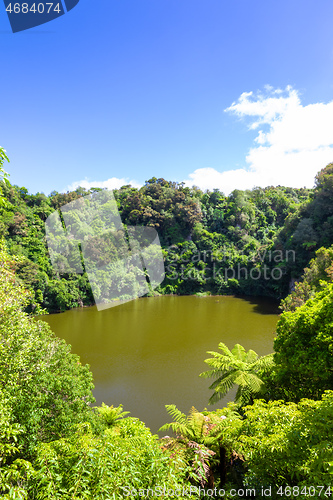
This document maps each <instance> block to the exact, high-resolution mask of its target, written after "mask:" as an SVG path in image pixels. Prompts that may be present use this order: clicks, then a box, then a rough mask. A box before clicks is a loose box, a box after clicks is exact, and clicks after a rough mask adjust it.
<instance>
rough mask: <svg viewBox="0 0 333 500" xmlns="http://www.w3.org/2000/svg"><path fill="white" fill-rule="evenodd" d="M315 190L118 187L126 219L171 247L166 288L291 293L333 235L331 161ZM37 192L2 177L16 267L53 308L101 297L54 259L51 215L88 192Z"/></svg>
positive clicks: (155, 182) (4, 231) (6, 232)
mask: <svg viewBox="0 0 333 500" xmlns="http://www.w3.org/2000/svg"><path fill="white" fill-rule="evenodd" d="M315 182H316V185H315V188H314V189H313V190H308V189H291V188H288V187H281V186H277V187H268V188H265V189H263V188H254V189H253V190H251V191H239V190H235V191H233V192H232V193H231V194H230V195H229V196H225V195H224V194H223V193H221V192H220V191H218V190H214V191H213V192H202V191H201V190H200V189H198V188H195V187H192V188H189V187H185V186H184V184H183V183H180V184H179V183H175V182H171V181H166V180H164V179H156V178H152V179H150V180H148V181H147V182H146V184H145V186H143V187H142V188H140V189H136V188H133V187H131V186H129V185H128V186H123V187H122V188H121V189H118V190H115V191H114V195H115V198H116V201H117V205H118V209H119V212H120V214H121V218H122V221H123V223H124V224H125V225H128V226H133V225H143V226H149V227H153V228H155V229H156V231H157V232H158V234H159V237H160V241H161V243H162V247H163V249H164V260H165V270H166V278H165V280H164V281H163V283H162V284H161V285H160V286H159V287H158V288H157V292H158V293H161V294H170V293H172V294H193V293H212V294H243V295H244V294H245V295H266V296H271V297H275V298H278V299H280V298H283V297H285V296H286V295H287V294H288V292H289V291H290V288H291V287H292V286H293V283H294V280H299V279H300V277H301V275H302V272H303V269H304V267H305V266H306V265H307V264H308V262H309V261H310V259H311V258H312V257H313V256H314V254H315V251H316V250H317V249H318V248H320V247H321V246H325V247H328V246H330V245H331V244H332V243H333V202H332V199H333V164H330V165H328V166H327V167H326V168H324V169H323V170H322V171H321V172H320V173H319V174H318V175H317V177H316V180H315ZM96 191H99V189H92V190H90V191H86V190H85V189H83V188H78V189H76V191H73V192H68V193H57V192H52V193H51V194H50V195H49V196H46V195H45V194H43V193H37V194H29V193H28V191H27V189H26V188H24V187H18V186H13V185H11V184H10V183H7V184H5V185H4V186H3V196H4V198H5V203H4V204H3V205H2V206H1V208H0V214H1V218H0V235H1V237H2V238H3V240H4V241H5V244H6V248H7V250H8V252H9V253H10V254H11V255H15V256H19V257H20V258H19V259H18V261H17V263H16V269H15V271H16V273H17V275H18V276H19V277H20V279H21V280H22V282H23V284H24V285H25V286H26V287H27V288H28V289H30V290H32V291H33V292H34V297H35V305H34V306H33V307H37V308H44V309H46V310H48V311H50V312H51V311H53V312H54V311H63V310H66V309H68V308H72V307H78V306H83V305H91V304H93V303H94V300H93V296H92V292H91V289H90V286H89V282H88V279H87V275H86V273H83V274H76V273H61V274H59V273H58V272H57V271H56V270H54V269H53V268H52V265H51V262H50V259H49V253H48V248H47V245H46V239H45V221H46V219H47V217H48V216H49V215H50V214H51V213H53V212H54V211H56V210H58V209H59V208H60V207H62V206H63V205H65V204H67V203H70V202H71V201H73V200H76V199H78V198H80V197H82V196H85V195H87V194H91V193H94V192H96Z"/></svg>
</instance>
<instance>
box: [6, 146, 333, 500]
mask: <svg viewBox="0 0 333 500" xmlns="http://www.w3.org/2000/svg"><path fill="white" fill-rule="evenodd" d="M5 161H7V157H6V156H5V152H4V151H3V150H1V149H0V175H1V177H2V178H3V182H2V185H1V190H2V191H1V193H0V203H1V206H0V231H1V249H0V399H1V401H0V491H1V495H2V498H4V499H15V498H16V499H29V500H30V499H64V500H66V499H68V500H69V499H76V500H78V499H101V500H103V499H104V500H107V499H111V498H112V499H116V500H117V499H124V498H130V499H134V498H138V497H139V498H146V499H148V498H151V497H153V498H154V497H160V498H172V497H174V498H176V497H181V496H183V497H186V498H192V499H198V498H201V497H202V498H207V497H210V498H225V499H231V498H244V497H245V496H247V497H249V496H250V497H252V498H263V497H266V498H267V497H268V498H295V499H296V498H298V499H307V498H308V497H309V496H312V497H314V498H330V497H331V496H332V493H333V491H332V486H331V484H332V477H333V443H332V435H333V334H332V325H333V283H331V282H332V278H333V247H332V244H333V164H330V165H328V166H327V167H326V168H324V169H323V170H322V171H321V172H320V173H319V174H318V175H317V177H316V180H315V188H314V189H313V190H307V189H299V190H297V189H290V188H285V187H280V186H278V187H269V188H266V189H261V188H256V189H253V190H252V191H244V192H243V191H234V192H233V193H232V194H231V195H230V196H224V195H223V194H222V193H220V192H219V191H213V192H211V193H210V192H205V193H203V192H202V191H200V190H199V189H197V188H187V187H185V186H184V185H182V184H177V183H173V182H168V181H165V180H164V179H150V180H149V181H148V182H147V183H146V184H145V186H144V187H142V188H141V189H135V188H132V187H131V186H124V187H123V188H121V189H119V190H116V191H115V197H116V200H117V205H118V208H119V211H120V214H121V217H122V220H123V222H124V223H125V224H128V225H129V226H130V225H137V224H142V225H145V226H151V227H154V228H155V229H156V230H157V231H158V233H159V235H160V240H161V242H162V245H163V249H164V257H165V265H166V279H165V281H164V282H163V283H162V284H161V285H160V286H159V288H158V289H157V293H161V294H165V293H168V294H169V293H176V294H189V293H216V294H218V293H219V294H226V293H229V294H236V293H237V294H244V295H245V294H247V295H248V294H255V295H267V296H271V297H275V298H276V299H283V300H282V301H281V308H282V310H283V311H284V312H283V313H282V314H281V316H280V318H279V321H278V324H277V337H276V340H275V343H274V353H272V354H271V355H268V356H264V357H259V356H258V355H257V354H256V353H255V352H254V351H252V350H249V351H247V352H246V351H245V350H244V348H243V347H242V346H240V345H238V344H236V345H235V346H234V347H233V348H232V349H229V348H228V347H227V346H226V345H224V344H223V343H220V344H219V346H218V351H217V352H209V353H208V354H209V356H210V358H209V359H207V360H206V363H207V365H208V367H209V369H208V370H207V371H206V372H204V373H202V374H201V376H202V377H206V378H211V379H213V380H212V385H211V390H212V391H213V393H212V394H207V404H208V403H209V397H211V400H210V401H211V402H212V403H213V402H215V401H218V400H219V399H221V397H223V396H224V395H225V394H226V393H227V392H228V391H229V390H230V388H231V387H233V386H237V387H238V390H237V394H236V398H235V402H234V403H229V405H228V406H227V407H225V408H223V409H219V410H216V411H208V410H205V411H202V412H200V411H198V410H196V409H195V408H192V409H191V411H190V413H189V414H188V415H184V414H183V413H181V412H180V411H179V410H178V409H177V408H176V407H175V406H174V405H168V406H167V407H166V410H167V412H168V413H169V415H170V416H171V417H172V420H173V421H172V422H170V423H169V424H166V425H165V426H163V428H162V430H163V431H166V430H167V429H171V431H172V433H173V434H172V435H171V436H170V437H165V438H163V439H160V440H159V439H158V437H157V436H154V435H152V433H151V432H150V430H149V429H148V428H147V427H146V426H145V424H144V423H143V422H141V421H139V420H138V419H136V418H133V417H131V416H128V414H127V412H126V411H123V408H122V407H121V406H119V407H116V408H115V407H113V406H107V405H102V407H94V406H93V404H94V397H93V394H92V390H93V377H92V374H91V372H90V370H89V367H88V366H84V365H82V364H81V362H80V359H79V357H78V356H76V355H75V354H72V353H71V351H70V346H68V345H66V343H65V342H64V341H61V340H60V339H58V338H57V337H56V336H55V335H54V334H53V333H52V332H51V330H50V328H49V327H48V325H47V324H46V323H45V322H43V321H37V320H36V318H34V317H33V315H34V314H37V313H40V312H41V311H43V310H47V311H49V312H52V311H62V310H65V309H68V308H71V307H77V306H83V305H90V304H92V303H93V297H92V292H91V289H90V287H89V283H88V279H87V276H86V274H85V273H83V274H75V273H67V274H66V273H63V274H59V273H57V272H55V271H54V270H53V268H52V266H51V262H50V260H49V255H48V250H47V246H46V241H45V229H44V228H45V220H46V219H47V217H48V216H49V215H50V214H51V213H52V212H54V211H55V210H57V209H59V207H61V206H63V205H64V204H66V203H69V202H71V201H73V200H75V199H78V198H80V197H82V196H84V195H86V194H87V191H85V190H83V189H81V188H79V189H77V190H76V191H74V192H70V193H66V194H60V193H55V192H53V193H51V194H50V196H46V195H44V194H41V193H37V194H36V195H32V194H29V193H28V192H27V190H26V189H25V188H22V187H18V186H12V185H11V184H10V183H9V180H8V177H7V176H6V174H5V172H4V170H3V167H4V162H5ZM213 264H216V265H219V266H220V267H219V269H221V271H219V272H215V274H214V272H212V270H211V269H208V268H212V267H213ZM238 266H240V268H241V273H240V274H239V275H238V274H236V275H235V276H233V275H232V273H231V271H230V270H231V269H233V270H236V273H237V271H238ZM226 269H227V270H228V272H227V273H225V270H226ZM253 270H255V272H254V271H253ZM258 276H260V277H259V278H258ZM295 282H296V285H295V286H293V285H294V283H295ZM289 292H291V293H289ZM198 375H199V374H198ZM195 383H196V381H195V380H193V384H195ZM125 410H126V409H125ZM166 419H167V415H166ZM200 488H201V492H200ZM203 489H204V491H205V496H203ZM246 491H247V493H246ZM254 491H255V495H254Z"/></svg>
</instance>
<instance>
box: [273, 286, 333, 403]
mask: <svg viewBox="0 0 333 500" xmlns="http://www.w3.org/2000/svg"><path fill="white" fill-rule="evenodd" d="M332 324H333V284H332V283H329V284H327V285H326V286H324V288H323V289H322V290H321V291H320V292H318V293H317V294H316V295H315V296H314V297H313V298H312V299H310V300H308V301H307V302H306V303H305V304H304V305H302V306H301V307H298V308H297V309H296V310H295V311H294V312H285V313H283V314H282V315H281V317H280V319H279V321H278V324H277V330H276V331H277V338H276V339H275V342H274V349H275V351H276V354H275V356H274V359H275V369H274V371H273V374H272V377H271V380H272V394H274V393H275V394H280V395H281V397H283V398H284V399H287V400H289V401H290V400H291V401H297V400H300V399H301V398H305V397H306V398H313V399H319V398H320V396H321V394H322V393H323V392H324V391H325V390H330V389H332V388H333V333H332Z"/></svg>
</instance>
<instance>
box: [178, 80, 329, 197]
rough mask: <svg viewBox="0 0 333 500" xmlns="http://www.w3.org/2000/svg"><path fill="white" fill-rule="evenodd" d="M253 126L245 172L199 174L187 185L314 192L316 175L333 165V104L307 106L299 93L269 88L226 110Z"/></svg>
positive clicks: (204, 170)
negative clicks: (292, 189) (255, 187)
mask: <svg viewBox="0 0 333 500" xmlns="http://www.w3.org/2000/svg"><path fill="white" fill-rule="evenodd" d="M225 111H226V112H228V113H233V114H235V115H236V116H238V117H239V118H241V119H248V120H249V129H251V130H257V131H258V134H257V136H256V138H255V140H254V145H253V147H252V148H251V149H250V150H249V152H248V154H247V156H246V158H245V162H244V163H246V165H244V167H243V168H240V169H231V170H225V171H223V172H219V171H217V170H215V169H214V168H199V169H197V170H195V171H194V172H193V173H191V174H190V175H189V179H187V180H186V181H185V182H186V184H187V185H197V186H199V187H200V188H201V189H214V188H218V189H220V190H221V191H223V192H224V193H226V194H228V193H230V192H231V191H232V190H233V189H251V188H253V187H254V186H262V187H265V186H269V185H275V186H277V185H279V184H280V185H284V186H290V187H303V186H306V187H312V186H313V184H314V177H315V175H316V173H317V172H318V171H319V170H321V169H322V168H323V167H325V166H326V165H327V164H328V163H330V162H332V161H333V101H331V102H329V103H327V104H324V103H315V104H309V105H306V106H303V105H302V104H301V100H300V96H299V93H298V91H297V90H295V89H293V88H292V87H290V86H288V87H286V89H285V90H281V89H273V88H272V87H270V86H266V87H265V92H258V93H257V94H256V95H254V94H253V92H244V93H243V94H242V95H241V96H240V97H239V99H238V100H237V101H236V102H234V103H232V105H231V106H230V107H229V108H227V109H226V110H225Z"/></svg>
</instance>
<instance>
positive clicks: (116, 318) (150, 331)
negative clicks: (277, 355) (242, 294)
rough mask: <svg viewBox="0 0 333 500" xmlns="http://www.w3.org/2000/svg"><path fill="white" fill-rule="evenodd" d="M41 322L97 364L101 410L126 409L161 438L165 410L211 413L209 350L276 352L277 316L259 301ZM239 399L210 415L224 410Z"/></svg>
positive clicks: (214, 300) (137, 305)
mask: <svg viewBox="0 0 333 500" xmlns="http://www.w3.org/2000/svg"><path fill="white" fill-rule="evenodd" d="M42 319H43V320H44V321H47V323H48V324H49V325H50V327H51V328H52V330H53V331H54V332H55V333H56V335H57V336H58V337H60V338H63V339H65V340H66V342H68V343H69V344H71V346H72V351H73V352H74V353H76V354H79V355H80V357H81V361H82V363H84V364H85V363H88V364H89V365H90V367H91V370H92V372H93V375H94V381H95V390H94V395H95V398H96V401H97V404H101V403H102V402H104V403H106V404H108V405H112V404H113V405H114V406H118V405H119V404H120V403H121V404H123V406H124V409H125V410H127V411H130V412H131V416H133V417H138V418H140V419H141V420H143V421H144V422H145V423H146V424H147V426H148V427H150V428H151V430H152V431H153V432H157V430H158V429H159V427H160V426H161V425H163V424H164V423H166V422H171V420H172V419H171V417H170V416H169V415H168V414H167V412H166V410H165V406H164V405H165V404H176V406H177V407H178V408H179V409H180V410H181V411H183V412H184V413H188V411H189V410H190V408H191V407H192V406H194V407H195V408H197V409H198V410H199V411H201V410H203V409H204V408H205V407H207V406H208V399H209V397H210V395H211V394H212V391H210V390H209V389H208V387H209V385H210V384H211V383H212V382H213V380H211V381H210V380H204V379H201V378H199V374H200V373H201V372H203V371H205V370H207V369H208V365H207V364H206V363H204V360H205V359H207V358H209V357H211V356H210V355H207V354H206V351H217V350H218V344H219V342H224V343H225V344H226V345H227V346H228V347H229V348H230V349H231V348H232V347H233V346H234V345H235V344H236V343H239V344H241V345H243V346H244V347H245V348H246V350H248V349H253V350H254V351H256V352H257V353H258V354H260V355H264V354H268V353H270V352H272V351H273V340H274V331H275V327H276V323H277V319H278V309H277V304H276V302H272V301H271V300H269V299H262V298H258V297H247V298H235V297H225V296H207V297H196V296H181V297H179V296H162V297H149V298H143V299H137V300H133V301H131V302H127V303H125V304H123V305H120V306H117V307H113V308H111V309H105V310H103V311H100V312H98V311H97V309H96V307H89V308H79V309H72V310H70V311H66V312H65V313H62V314H52V315H49V316H43V317H42ZM234 394H235V391H233V393H232V394H229V395H228V396H227V397H226V398H225V399H224V400H223V401H221V402H220V403H219V404H217V405H213V406H209V408H210V409H212V410H213V409H216V408H220V407H222V406H224V404H225V403H226V402H227V401H230V400H231V399H233V396H234Z"/></svg>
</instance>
